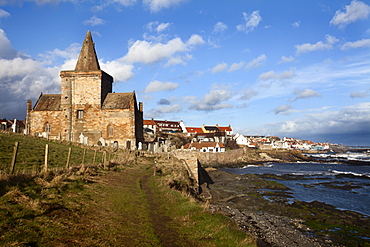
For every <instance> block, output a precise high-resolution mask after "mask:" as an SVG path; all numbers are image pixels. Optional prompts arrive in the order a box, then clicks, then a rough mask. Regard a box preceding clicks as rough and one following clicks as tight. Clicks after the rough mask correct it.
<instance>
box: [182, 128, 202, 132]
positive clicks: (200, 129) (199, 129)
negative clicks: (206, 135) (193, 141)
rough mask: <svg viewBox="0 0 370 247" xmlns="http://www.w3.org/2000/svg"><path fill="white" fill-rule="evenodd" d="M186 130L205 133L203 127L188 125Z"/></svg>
mask: <svg viewBox="0 0 370 247" xmlns="http://www.w3.org/2000/svg"><path fill="white" fill-rule="evenodd" d="M186 131H187V132H188V133H203V130H202V128H197V127H186Z"/></svg>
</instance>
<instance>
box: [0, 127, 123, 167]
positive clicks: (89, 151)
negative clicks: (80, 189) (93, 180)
mask: <svg viewBox="0 0 370 247" xmlns="http://www.w3.org/2000/svg"><path fill="white" fill-rule="evenodd" d="M7 137H9V134H3V133H1V135H0V174H17V173H38V172H41V171H47V170H50V169H55V168H69V167H72V166H76V165H80V164H92V165H95V164H102V165H103V166H107V165H108V162H109V161H110V160H112V159H114V158H117V153H114V152H113V151H114V150H109V149H104V148H98V147H82V146H81V147H79V146H76V145H72V144H69V145H66V144H65V143H60V142H51V141H46V140H40V139H37V140H35V138H28V139H24V137H23V138H22V137H21V136H20V137H19V138H18V140H17V138H14V135H12V136H11V138H7ZM16 137H17V136H16ZM14 139H16V140H15V141H14Z"/></svg>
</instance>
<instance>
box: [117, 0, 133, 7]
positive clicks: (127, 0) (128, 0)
mask: <svg viewBox="0 0 370 247" xmlns="http://www.w3.org/2000/svg"><path fill="white" fill-rule="evenodd" d="M113 2H115V3H119V4H122V5H123V6H125V7H128V6H131V5H134V4H135V3H136V2H137V0H113Z"/></svg>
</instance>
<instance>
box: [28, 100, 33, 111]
mask: <svg viewBox="0 0 370 247" xmlns="http://www.w3.org/2000/svg"><path fill="white" fill-rule="evenodd" d="M31 110H32V100H30V99H29V100H27V111H31Z"/></svg>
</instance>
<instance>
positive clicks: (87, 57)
mask: <svg viewBox="0 0 370 247" xmlns="http://www.w3.org/2000/svg"><path fill="white" fill-rule="evenodd" d="M94 70H100V66H99V61H98V57H97V55H96V51H95V44H94V42H93V40H92V37H91V32H90V31H88V32H87V34H86V37H85V40H84V42H83V43H82V48H81V52H80V55H79V57H78V61H77V64H76V67H75V71H94Z"/></svg>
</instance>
